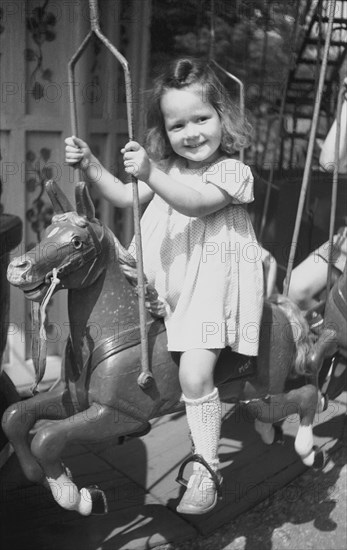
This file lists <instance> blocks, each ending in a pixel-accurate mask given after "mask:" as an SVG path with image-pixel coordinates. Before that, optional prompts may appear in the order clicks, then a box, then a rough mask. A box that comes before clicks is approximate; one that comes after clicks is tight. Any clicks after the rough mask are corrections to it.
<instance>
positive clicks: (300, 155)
mask: <svg viewBox="0 0 347 550" xmlns="http://www.w3.org/2000/svg"><path fill="white" fill-rule="evenodd" d="M330 2H331V0H330ZM328 4H329V0H316V1H313V2H312V1H308V2H306V4H305V5H304V8H303V9H301V13H300V14H299V17H300V21H299V26H298V29H299V31H298V33H297V36H296V37H295V43H294V48H295V52H296V53H294V55H293V67H292V69H291V71H290V73H289V78H288V85H287V89H286V98H285V106H284V113H283V114H284V118H283V128H282V139H281V151H280V158H279V165H280V166H281V167H282V168H285V169H293V168H302V166H303V162H304V159H305V153H306V150H307V143H308V139H309V132H310V126H311V121H312V115H313V109H314V104H315V97H316V90H317V84H318V79H319V73H320V69H321V64H322V55H323V49H324V43H325V37H326V32H327V26H328ZM344 66H346V72H347V0H337V1H336V6H335V12H334V21H333V30H332V35H331V41H330V47H329V54H328V60H327V70H326V74H325V82H324V89H323V95H322V101H321V108H320V117H319V123H318V127H317V134H316V138H317V140H318V142H319V139H322V140H323V139H324V138H325V136H326V134H327V131H328V129H329V127H330V125H331V123H332V121H333V119H334V117H335V113H336V98H337V92H338V87H339V77H340V76H341V75H340V72H341V68H342V67H344Z"/></svg>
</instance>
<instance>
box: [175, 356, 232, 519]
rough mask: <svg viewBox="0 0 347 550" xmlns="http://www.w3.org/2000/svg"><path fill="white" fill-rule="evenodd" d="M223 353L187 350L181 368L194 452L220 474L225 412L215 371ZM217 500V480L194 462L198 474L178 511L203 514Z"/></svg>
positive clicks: (182, 385)
mask: <svg viewBox="0 0 347 550" xmlns="http://www.w3.org/2000/svg"><path fill="white" fill-rule="evenodd" d="M219 353H220V350H201V349H196V350H189V351H187V352H184V353H183V354H182V356H181V360H180V371H179V375H180V382H181V387H182V390H183V400H184V402H185V405H186V413H187V421H188V426H189V429H190V432H191V436H192V439H193V443H194V453H195V454H197V455H200V456H201V457H202V458H203V459H204V460H205V461H206V463H207V464H208V466H209V467H210V468H211V470H213V472H215V473H216V474H217V475H218V470H219V460H218V445H219V438H220V429H221V417H222V412H221V403H220V400H219V395H218V389H217V388H216V387H215V386H214V382H213V372H214V367H215V364H216V362H217V359H218V356H219ZM217 479H218V478H217ZM218 484H219V483H218ZM216 503H217V487H216V481H214V480H213V479H212V477H211V475H210V473H209V472H208V470H207V469H206V468H205V467H204V466H203V465H202V464H200V463H197V462H196V463H194V473H193V475H192V476H191V478H190V480H189V482H188V489H187V491H186V493H185V494H184V496H183V498H182V500H181V502H180V504H179V506H178V508H177V511H178V512H180V513H186V514H203V513H206V512H208V511H210V510H212V508H214V506H215V505H216Z"/></svg>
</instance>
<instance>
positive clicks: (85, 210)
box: [75, 181, 95, 220]
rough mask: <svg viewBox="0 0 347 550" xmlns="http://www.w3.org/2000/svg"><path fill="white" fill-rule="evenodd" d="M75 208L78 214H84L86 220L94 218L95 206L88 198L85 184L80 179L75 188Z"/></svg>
mask: <svg viewBox="0 0 347 550" xmlns="http://www.w3.org/2000/svg"><path fill="white" fill-rule="evenodd" d="M75 198H76V210H77V214H79V215H80V216H85V217H86V218H87V219H88V220H92V219H93V218H95V208H94V204H93V202H92V199H91V198H90V194H89V191H88V187H87V184H86V183H85V182H84V181H80V182H79V183H77V184H76V189H75Z"/></svg>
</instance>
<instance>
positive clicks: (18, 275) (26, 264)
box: [7, 257, 32, 285]
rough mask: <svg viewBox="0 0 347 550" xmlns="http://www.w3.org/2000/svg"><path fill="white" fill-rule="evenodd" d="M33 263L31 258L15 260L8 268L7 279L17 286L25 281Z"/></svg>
mask: <svg viewBox="0 0 347 550" xmlns="http://www.w3.org/2000/svg"><path fill="white" fill-rule="evenodd" d="M31 266H32V263H31V261H30V258H23V257H19V258H14V259H13V260H12V261H11V262H10V264H9V266H8V268H7V279H8V281H9V282H10V283H12V284H14V285H16V284H20V282H21V281H23V280H25V279H26V277H27V273H28V271H29V270H30V268H31Z"/></svg>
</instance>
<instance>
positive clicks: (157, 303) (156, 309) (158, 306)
mask: <svg viewBox="0 0 347 550" xmlns="http://www.w3.org/2000/svg"><path fill="white" fill-rule="evenodd" d="M113 239H114V244H115V247H116V250H117V253H118V254H117V256H118V264H119V267H120V270H121V272H122V273H123V275H124V276H125V278H126V280H127V281H128V282H129V283H130V284H131V286H133V287H135V288H136V287H137V284H138V277H137V269H136V266H137V264H136V260H135V258H134V256H132V255H131V254H130V252H128V250H127V249H126V248H124V246H123V245H121V244H120V242H119V240H118V239H117V238H116V237H115V236H114V235H113ZM144 283H145V305H146V308H147V309H148V311H149V312H150V313H152V315H155V316H156V317H164V315H165V304H164V302H162V300H160V298H159V296H158V292H157V291H156V289H155V288H154V286H153V285H151V284H150V283H149V282H148V280H147V277H146V274H144Z"/></svg>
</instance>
